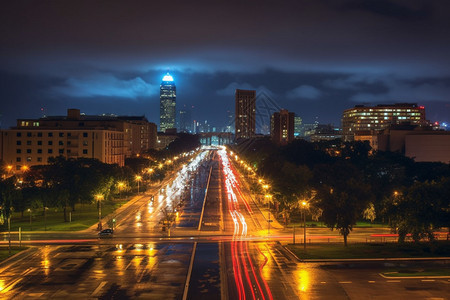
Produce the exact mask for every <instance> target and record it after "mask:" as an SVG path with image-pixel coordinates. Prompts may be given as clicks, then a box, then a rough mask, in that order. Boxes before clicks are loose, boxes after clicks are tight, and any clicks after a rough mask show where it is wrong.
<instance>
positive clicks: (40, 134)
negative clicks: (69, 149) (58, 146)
mask: <svg viewBox="0 0 450 300" xmlns="http://www.w3.org/2000/svg"><path fill="white" fill-rule="evenodd" d="M58 135H59V137H64V132H59V133H58ZM16 136H17V137H21V136H22V132H17V133H16ZM31 136H33V133H32V132H27V137H31ZM37 136H38V137H42V132H38V133H37ZM47 136H48V137H52V136H53V132H47ZM67 136H72V133H71V132H68V133H67ZM83 137H88V133H87V132H83Z"/></svg>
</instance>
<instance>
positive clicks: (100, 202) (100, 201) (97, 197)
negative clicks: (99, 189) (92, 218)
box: [95, 194, 103, 230]
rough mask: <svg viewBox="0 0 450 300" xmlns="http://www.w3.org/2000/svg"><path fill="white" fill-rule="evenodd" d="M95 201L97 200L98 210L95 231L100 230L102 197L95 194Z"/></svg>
mask: <svg viewBox="0 0 450 300" xmlns="http://www.w3.org/2000/svg"><path fill="white" fill-rule="evenodd" d="M95 199H96V200H97V208H98V227H97V230H102V200H103V195H102V194H97V195H95Z"/></svg>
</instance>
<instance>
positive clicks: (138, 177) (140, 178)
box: [136, 175, 142, 194]
mask: <svg viewBox="0 0 450 300" xmlns="http://www.w3.org/2000/svg"><path fill="white" fill-rule="evenodd" d="M141 180H142V176H141V175H136V181H137V184H138V192H137V193H138V194H139V182H141Z"/></svg>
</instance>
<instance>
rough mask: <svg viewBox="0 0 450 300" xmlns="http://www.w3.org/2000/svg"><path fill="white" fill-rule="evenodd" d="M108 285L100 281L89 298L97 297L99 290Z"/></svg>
mask: <svg viewBox="0 0 450 300" xmlns="http://www.w3.org/2000/svg"><path fill="white" fill-rule="evenodd" d="M107 283H108V281H102V282H101V283H100V284H99V285H98V287H97V288H96V289H95V290H94V292H93V293H92V294H91V297H95V296H97V293H98V292H100V290H101V289H102V288H103V287H104V286H105V285H106V284H107Z"/></svg>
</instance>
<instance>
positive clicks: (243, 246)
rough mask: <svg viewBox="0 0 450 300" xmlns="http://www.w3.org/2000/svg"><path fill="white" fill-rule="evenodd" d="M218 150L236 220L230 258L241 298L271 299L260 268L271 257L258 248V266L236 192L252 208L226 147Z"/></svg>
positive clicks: (231, 209)
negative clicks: (238, 181) (240, 184)
mask: <svg viewBox="0 0 450 300" xmlns="http://www.w3.org/2000/svg"><path fill="white" fill-rule="evenodd" d="M218 153H219V156H220V161H221V164H222V169H223V174H224V178H225V188H226V193H227V200H228V209H229V213H230V215H231V218H232V220H233V222H234V234H233V239H232V241H231V258H232V263H233V274H234V281H235V284H236V289H237V294H238V298H239V299H240V300H245V299H247V297H249V298H250V299H254V300H256V299H269V300H272V299H273V297H272V293H271V292H270V289H269V286H268V284H267V282H266V281H265V280H264V278H263V276H262V274H261V270H262V268H263V267H264V265H265V264H266V263H267V260H268V259H267V257H266V256H265V255H264V254H262V253H261V251H259V253H260V254H262V255H263V256H264V258H265V261H264V264H263V265H262V266H261V267H260V268H259V269H258V270H255V266H254V264H253V260H252V258H251V257H250V251H249V249H248V242H247V239H246V236H247V222H246V220H245V217H244V215H243V214H242V213H241V212H240V209H239V200H238V197H237V196H236V194H238V195H239V198H240V201H241V202H242V203H243V204H244V206H245V208H246V209H247V211H248V213H249V214H251V213H252V210H251V208H250V205H249V204H248V202H247V201H246V199H245V197H244V195H243V194H242V192H241V190H240V188H239V185H238V183H237V180H236V176H235V172H233V170H232V167H231V165H230V162H229V160H228V157H227V153H226V151H225V150H220V151H218ZM258 250H259V249H258ZM244 279H245V280H244ZM246 287H247V288H246Z"/></svg>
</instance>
